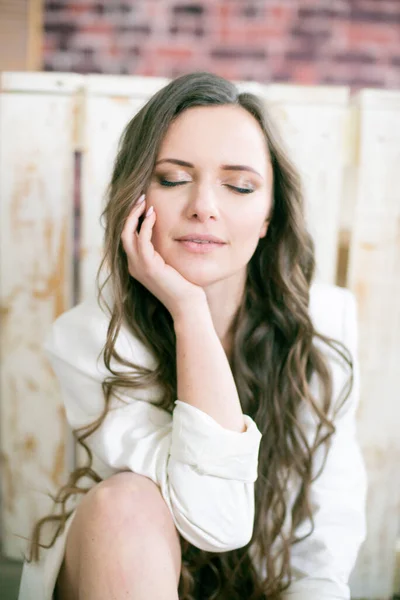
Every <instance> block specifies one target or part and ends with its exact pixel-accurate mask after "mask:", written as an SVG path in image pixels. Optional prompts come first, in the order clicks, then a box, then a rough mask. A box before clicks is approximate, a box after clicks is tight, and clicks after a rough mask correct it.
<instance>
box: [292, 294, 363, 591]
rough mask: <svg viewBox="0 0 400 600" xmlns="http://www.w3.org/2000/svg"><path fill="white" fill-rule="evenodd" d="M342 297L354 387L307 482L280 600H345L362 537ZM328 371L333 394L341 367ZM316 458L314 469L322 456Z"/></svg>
mask: <svg viewBox="0 0 400 600" xmlns="http://www.w3.org/2000/svg"><path fill="white" fill-rule="evenodd" d="M342 298H343V312H342V314H343V337H342V339H343V342H344V344H345V345H346V346H347V348H348V349H349V351H350V353H351V355H352V360H353V367H354V384H353V389H352V392H351V394H350V396H349V398H348V399H347V401H346V402H345V404H344V405H343V408H342V409H341V410H340V411H339V414H338V416H337V418H336V419H335V427H336V432H335V433H334V434H333V440H332V446H331V448H330V450H329V452H328V457H327V461H326V464H325V467H324V469H323V471H322V474H321V475H320V476H319V477H318V478H317V479H316V481H315V482H314V483H313V484H312V488H311V498H310V500H311V506H312V507H313V514H314V524H315V528H314V531H313V532H312V534H311V535H310V536H309V537H307V538H306V539H305V540H304V541H302V542H299V543H298V544H295V545H294V546H293V547H292V559H291V564H292V572H293V582H292V584H291V585H290V587H289V589H288V590H286V592H285V593H284V594H283V596H282V598H283V600H345V599H349V598H350V589H349V586H348V579H349V576H350V574H351V571H352V569H353V567H354V564H355V561H356V558H357V554H358V550H359V548H360V545H361V543H362V542H363V540H364V539H365V535H366V523H365V504H366V488H367V484H366V472H365V467H364V462H363V459H362V455H361V452H360V448H359V445H358V442H357V435H356V418H355V415H356V408H357V405H358V400H359V367H358V360H357V326H356V323H357V320H356V304H355V299H354V296H353V295H352V294H351V293H350V292H349V291H345V290H343V295H342ZM339 333H340V332H339ZM339 333H338V336H337V337H339ZM331 368H332V373H333V386H334V390H335V389H336V390H338V389H340V387H341V386H342V384H343V381H344V380H343V367H340V365H339V364H336V363H335V362H332V363H331ZM316 459H317V460H316V463H317V464H316V465H315V468H316V469H317V470H318V468H319V467H320V465H321V461H322V453H320V454H319V455H317V457H316ZM309 529H310V527H309V524H308V523H307V524H302V525H300V526H299V528H298V531H297V532H296V533H297V534H299V535H302V534H304V533H306V532H307V531H308V530H309Z"/></svg>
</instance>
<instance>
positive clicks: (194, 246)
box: [176, 239, 226, 254]
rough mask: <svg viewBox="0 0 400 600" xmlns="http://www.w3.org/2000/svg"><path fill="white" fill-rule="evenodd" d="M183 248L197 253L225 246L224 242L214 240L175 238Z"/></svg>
mask: <svg viewBox="0 0 400 600" xmlns="http://www.w3.org/2000/svg"><path fill="white" fill-rule="evenodd" d="M176 241H177V242H178V243H179V244H180V245H181V246H182V247H183V248H185V250H188V251H189V252H194V253H198V254H205V253H207V252H212V251H213V250H217V249H218V248H223V246H225V245H226V244H225V242H214V241H210V240H194V239H188V240H185V239H180V240H176Z"/></svg>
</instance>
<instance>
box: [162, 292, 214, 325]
mask: <svg viewBox="0 0 400 600" xmlns="http://www.w3.org/2000/svg"><path fill="white" fill-rule="evenodd" d="M172 318H173V321H174V328H175V332H177V331H180V330H182V329H186V328H187V327H190V328H193V327H198V326H201V327H204V326H207V325H212V326H213V323H212V318H211V313H210V308H209V306H208V302H207V298H206V296H205V295H204V298H201V297H199V298H196V299H192V300H191V301H190V302H184V303H182V304H181V305H180V306H178V307H176V310H175V311H174V313H173V314H172Z"/></svg>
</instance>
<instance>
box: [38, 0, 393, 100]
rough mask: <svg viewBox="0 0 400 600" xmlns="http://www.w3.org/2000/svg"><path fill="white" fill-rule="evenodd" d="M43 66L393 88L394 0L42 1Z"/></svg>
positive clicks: (171, 75) (81, 71)
mask: <svg viewBox="0 0 400 600" xmlns="http://www.w3.org/2000/svg"><path fill="white" fill-rule="evenodd" d="M44 25H45V36H44V41H45V48H44V68H45V69H46V70H56V71H76V72H80V73H89V72H90V73H93V72H94V73H114V74H118V73H119V74H137V75H158V76H166V77H174V76H176V75H179V74H181V73H185V72H189V71H193V70H210V71H213V72H216V73H218V74H220V75H223V76H225V77H228V78H231V79H242V80H257V81H260V82H271V81H284V82H286V81H290V82H297V83H304V84H314V83H318V84H347V85H350V86H352V87H353V88H358V87H367V86H368V87H385V88H400V0H253V1H249V2H246V1H242V0H203V1H195V2H193V1H190V0H186V1H185V0H182V1H181V2H179V1H178V0H125V1H124V2H119V1H117V0H108V1H104V0H103V1H102V2H90V1H85V0H77V1H75V2H72V1H71V2H70V1H67V0H64V1H53V2H46V3H45V15H44Z"/></svg>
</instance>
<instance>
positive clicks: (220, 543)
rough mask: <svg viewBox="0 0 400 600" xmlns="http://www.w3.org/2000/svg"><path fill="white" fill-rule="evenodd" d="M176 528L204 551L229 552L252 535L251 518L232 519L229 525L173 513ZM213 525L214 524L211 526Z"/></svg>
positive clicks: (248, 540)
mask: <svg viewBox="0 0 400 600" xmlns="http://www.w3.org/2000/svg"><path fill="white" fill-rule="evenodd" d="M174 521H175V525H176V528H177V529H178V531H179V533H180V534H181V535H182V537H183V538H184V539H185V540H187V541H188V542H189V543H190V544H192V545H193V546H195V547H196V548H199V549H200V550H205V551H206V552H219V553H222V552H230V551H231V550H238V549H239V548H243V547H244V546H246V545H247V544H248V543H249V542H250V541H251V538H252V536H253V520H251V519H249V518H247V519H243V521H242V523H238V520H237V519H236V520H235V521H232V522H231V523H230V524H229V526H228V524H227V523H224V524H222V523H221V522H220V523H219V524H218V525H216V524H214V523H212V522H211V521H210V520H207V521H205V520H203V519H196V520H194V519H193V520H192V519H190V520H189V519H188V518H185V517H183V515H182V514H179V515H178V514H176V513H175V515H174ZM213 525H215V526H213Z"/></svg>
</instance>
